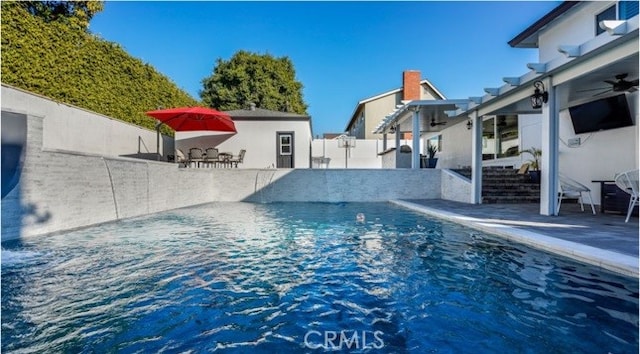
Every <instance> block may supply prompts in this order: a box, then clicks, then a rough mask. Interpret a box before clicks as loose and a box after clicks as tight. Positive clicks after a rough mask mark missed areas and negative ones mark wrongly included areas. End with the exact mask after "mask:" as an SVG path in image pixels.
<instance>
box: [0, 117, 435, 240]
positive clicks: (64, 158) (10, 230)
mask: <svg viewBox="0 0 640 354" xmlns="http://www.w3.org/2000/svg"><path fill="white" fill-rule="evenodd" d="M25 118H26V119H27V120H28V123H27V141H26V151H25V158H24V162H23V165H22V175H21V178H20V182H19V183H18V184H17V186H16V187H15V188H14V189H13V190H12V191H11V192H10V193H9V194H8V195H7V196H5V198H3V199H2V239H3V240H7V239H12V238H18V237H28V236H34V235H42V234H47V233H51V232H58V231H63V230H69V229H74V228H78V227H84V226H88V225H92V224H97V223H102V222H108V221H113V220H118V219H122V218H129V217H134V216H139V215H145V214H149V213H154V212H159V211H164V210H169V209H174V208H180V207H186V206H191V205H197V204H202V203H207V202H213V201H230V202H237V201H251V202H279V201H312V202H350V201H360V202H363V201H376V202H377V201H386V200H391V199H431V198H440V196H441V190H442V189H441V179H442V177H441V176H442V175H441V170H435V169H419V170H411V169H394V170H382V169H354V170H351V169H347V170H345V169H205V168H201V169H196V168H178V165H177V164H170V163H163V162H156V161H145V160H139V159H129V158H118V157H112V158H109V157H100V156H87V155H81V154H71V153H62V152H52V151H46V150H43V146H42V133H43V129H42V128H43V119H42V118H40V117H34V116H25Z"/></svg>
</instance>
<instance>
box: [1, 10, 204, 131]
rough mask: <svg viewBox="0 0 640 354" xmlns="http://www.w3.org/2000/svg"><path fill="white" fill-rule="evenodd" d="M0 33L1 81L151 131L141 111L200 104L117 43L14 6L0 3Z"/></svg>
mask: <svg viewBox="0 0 640 354" xmlns="http://www.w3.org/2000/svg"><path fill="white" fill-rule="evenodd" d="M1 31H2V32H1V33H2V62H1V67H2V82H3V83H6V84H9V85H12V86H15V87H19V88H22V89H24V90H27V91H30V92H34V93H38V94H41V95H43V96H46V97H50V98H52V99H54V100H57V101H60V102H64V103H68V104H72V105H75V106H78V107H82V108H85V109H88V110H91V111H94V112H98V113H101V114H104V115H106V116H109V117H114V118H118V119H121V120H123V121H126V122H131V123H133V124H136V125H139V126H143V127H147V128H151V129H153V128H154V126H155V122H156V121H155V120H154V119H153V118H150V117H148V116H146V115H145V114H144V112H146V111H149V110H154V109H157V108H158V107H165V108H168V107H179V106H195V105H200V104H201V103H200V102H198V101H197V100H195V99H194V98H193V97H191V96H190V95H189V94H187V93H186V92H184V91H182V90H181V89H179V88H178V87H177V86H176V84H175V83H173V82H172V81H171V80H170V79H169V78H167V77H166V76H164V75H162V74H161V73H159V72H158V71H156V70H155V68H153V67H152V66H151V65H149V64H145V63H143V62H142V61H141V60H139V59H136V58H133V57H131V56H130V55H129V54H127V52H125V51H124V49H122V48H121V47H120V46H119V45H118V44H116V43H112V42H108V41H105V40H103V39H100V38H98V37H96V36H94V35H91V34H89V33H86V32H84V31H82V30H80V29H77V28H75V29H74V28H72V27H70V26H68V25H67V24H65V23H64V22H56V21H53V22H49V23H45V22H44V21H43V20H42V19H40V18H38V17H36V16H32V15H30V14H29V13H28V12H27V11H25V10H24V9H23V8H21V7H20V6H16V3H14V2H5V1H3V2H2V28H1ZM163 131H164V132H165V133H172V131H171V130H169V129H167V128H163Z"/></svg>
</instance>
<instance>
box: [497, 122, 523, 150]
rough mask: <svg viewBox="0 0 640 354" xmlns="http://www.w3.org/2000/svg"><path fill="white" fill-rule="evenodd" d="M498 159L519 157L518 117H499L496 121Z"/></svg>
mask: <svg viewBox="0 0 640 354" xmlns="http://www.w3.org/2000/svg"><path fill="white" fill-rule="evenodd" d="M496 151H497V153H498V156H497V158H502V157H512V156H518V153H519V151H520V146H519V139H518V116H517V115H506V116H498V117H497V121H496Z"/></svg>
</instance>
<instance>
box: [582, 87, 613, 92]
mask: <svg viewBox="0 0 640 354" xmlns="http://www.w3.org/2000/svg"><path fill="white" fill-rule="evenodd" d="M609 89H611V87H598V88H592V89H584V90H578V91H576V92H588V91H598V90H609Z"/></svg>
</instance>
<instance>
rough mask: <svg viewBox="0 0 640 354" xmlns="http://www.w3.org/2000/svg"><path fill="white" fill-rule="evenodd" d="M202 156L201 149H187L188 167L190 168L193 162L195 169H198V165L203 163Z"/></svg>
mask: <svg viewBox="0 0 640 354" xmlns="http://www.w3.org/2000/svg"><path fill="white" fill-rule="evenodd" d="M202 154H203V153H202V149H201V148H191V149H189V166H191V163H192V162H195V163H196V167H200V163H202V162H204V156H203V155H202Z"/></svg>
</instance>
